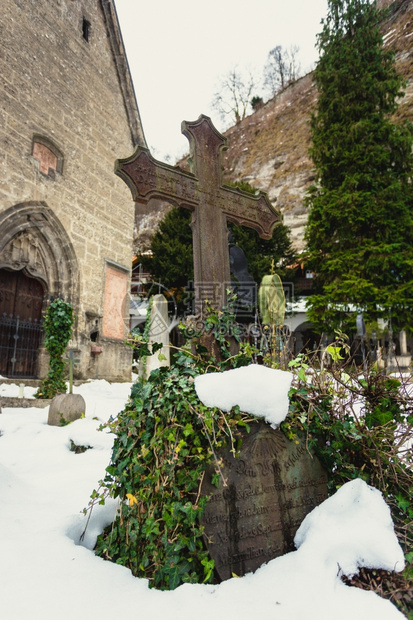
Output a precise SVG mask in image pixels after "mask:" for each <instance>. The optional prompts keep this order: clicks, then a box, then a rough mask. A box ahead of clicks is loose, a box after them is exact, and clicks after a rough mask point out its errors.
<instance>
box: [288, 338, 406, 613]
mask: <svg viewBox="0 0 413 620" xmlns="http://www.w3.org/2000/svg"><path fill="white" fill-rule="evenodd" d="M341 347H344V349H345V348H346V347H345V345H343V342H342V341H341V342H338V343H337V344H336V345H333V346H330V347H329V349H330V353H331V354H332V358H333V363H332V365H331V367H330V368H329V369H328V370H320V369H319V368H318V369H317V366H318V359H317V360H316V359H309V358H308V357H306V356H304V355H300V356H299V357H298V358H296V359H295V360H293V361H292V362H290V367H291V370H293V371H294V374H295V379H294V381H293V385H292V388H291V391H290V410H289V415H288V417H287V418H286V420H285V421H284V422H283V424H282V429H283V431H284V432H285V433H286V435H287V436H288V437H289V438H290V439H292V438H294V437H295V436H296V435H299V436H301V437H304V438H305V441H306V442H307V445H308V447H309V448H310V449H311V450H312V451H314V453H315V454H316V455H317V456H318V458H319V459H320V461H321V462H322V464H323V465H324V467H325V468H326V470H327V473H328V476H329V493H330V494H333V493H334V492H335V491H336V490H337V489H338V488H339V487H340V486H342V485H343V484H345V483H346V482H348V481H349V480H353V479H354V478H362V479H363V480H365V481H366V482H367V483H368V484H370V485H371V486H373V487H375V488H377V489H379V490H380V491H381V492H382V494H383V496H384V498H385V500H386V503H387V504H388V505H389V507H390V509H391V513H392V518H393V522H394V526H395V531H396V534H397V536H398V539H399V542H400V544H401V546H402V547H403V549H404V552H405V555H406V560H407V563H408V566H407V568H406V570H405V572H404V573H403V575H397V574H396V573H388V574H387V575H386V576H385V577H382V578H381V580H380V587H378V586H377V574H378V573H381V574H384V573H385V572H386V571H371V572H370V573H369V571H367V569H365V570H364V571H363V572H362V573H361V575H362V578H361V579H359V580H358V582H357V578H355V579H354V580H353V581H354V583H356V584H357V585H361V587H366V585H367V586H368V587H370V588H371V589H374V590H376V591H377V592H378V593H380V594H382V595H384V596H386V597H388V598H390V599H391V600H392V601H393V602H394V603H396V604H397V605H398V606H399V607H400V609H401V610H402V611H403V612H404V613H408V612H409V610H410V612H412V611H413V610H412V603H413V587H412V586H411V583H412V582H411V577H412V571H413V564H412V560H413V554H412V553H411V550H412V548H413V455H412V441H413V408H412V400H411V397H410V396H409V389H408V388H409V380H408V379H405V378H403V377H402V376H400V377H397V378H396V377H394V376H386V375H384V374H381V373H380V372H377V370H375V369H374V368H370V369H369V370H368V371H367V372H366V373H363V374H360V371H359V369H357V368H349V367H348V366H343V360H344V359H345V355H343V356H342V355H341V354H340V349H341ZM341 350H342V349H341ZM344 352H345V350H344ZM315 362H317V363H315ZM370 579H371V581H369V580H370ZM366 580H367V582H366ZM374 584H376V585H374ZM410 617H411V616H410Z"/></svg>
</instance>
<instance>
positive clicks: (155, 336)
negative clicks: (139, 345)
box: [145, 293, 170, 377]
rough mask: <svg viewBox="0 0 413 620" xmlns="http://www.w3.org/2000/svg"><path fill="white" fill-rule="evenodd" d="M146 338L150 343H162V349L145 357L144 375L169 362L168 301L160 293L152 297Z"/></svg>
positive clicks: (167, 364)
mask: <svg viewBox="0 0 413 620" xmlns="http://www.w3.org/2000/svg"><path fill="white" fill-rule="evenodd" d="M148 340H149V344H151V345H152V344H154V343H159V344H162V349H160V350H159V351H157V352H156V353H154V354H153V355H149V356H148V357H147V358H146V367H145V376H146V377H148V376H149V375H150V374H151V372H152V370H155V369H156V368H161V367H162V366H169V364H170V349H169V317H168V302H167V300H166V297H165V295H162V294H161V293H159V294H158V295H154V296H153V298H152V307H151V316H150V326H149V333H148ZM160 357H161V359H159V358H160Z"/></svg>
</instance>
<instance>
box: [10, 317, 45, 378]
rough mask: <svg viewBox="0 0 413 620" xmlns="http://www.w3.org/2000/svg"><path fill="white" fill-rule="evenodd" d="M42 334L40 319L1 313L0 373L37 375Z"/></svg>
mask: <svg viewBox="0 0 413 620" xmlns="http://www.w3.org/2000/svg"><path fill="white" fill-rule="evenodd" d="M42 334H43V330H42V324H41V322H40V321H32V320H31V319H21V318H20V317H19V316H15V315H13V314H6V313H4V314H2V315H0V375H3V376H6V377H35V376H36V374H37V373H36V371H37V358H38V352H39V347H40V344H41V341H42Z"/></svg>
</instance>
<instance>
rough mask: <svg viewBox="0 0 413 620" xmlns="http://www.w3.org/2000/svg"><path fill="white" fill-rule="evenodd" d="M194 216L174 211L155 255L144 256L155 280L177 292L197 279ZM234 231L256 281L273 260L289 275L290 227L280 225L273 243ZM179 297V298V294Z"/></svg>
mask: <svg viewBox="0 0 413 620" xmlns="http://www.w3.org/2000/svg"><path fill="white" fill-rule="evenodd" d="M230 185H231V186H232V187H239V188H240V189H241V190H244V191H247V192H249V193H251V194H255V193H256V190H255V189H254V188H253V187H251V185H249V183H245V182H239V183H235V184H230ZM191 216H192V214H191V212H190V211H189V210H188V209H183V208H174V209H171V211H169V212H168V213H167V215H166V216H165V218H164V219H163V220H162V222H161V223H160V225H159V229H158V231H157V232H156V233H155V235H154V237H153V240H152V244H151V252H152V256H142V257H140V262H141V263H142V265H143V267H144V269H145V270H147V271H149V272H150V274H151V275H152V278H153V280H155V281H157V282H161V283H162V284H163V285H164V286H165V287H167V288H169V289H172V290H173V291H174V293H176V291H177V289H181V288H183V287H186V286H187V284H188V282H189V281H192V280H193V253H192V230H191V227H190V221H191ZM231 232H232V235H233V238H234V241H235V243H236V244H238V245H239V246H240V247H241V248H242V249H243V250H244V252H245V255H246V257H247V260H248V269H249V272H250V274H251V275H252V277H253V278H254V280H255V281H256V282H260V281H261V278H262V276H263V275H265V274H266V273H269V272H270V268H271V262H272V261H273V260H274V262H275V263H276V264H278V263H282V265H281V266H280V268H278V269H277V271H279V273H280V275H281V276H282V275H284V274H285V269H284V267H285V265H286V264H287V263H289V262H291V261H292V259H293V255H292V250H291V240H290V237H289V229H288V227H287V226H284V225H283V224H278V225H276V226H275V228H274V232H273V236H272V238H271V239H269V240H266V239H261V238H260V237H259V235H258V233H257V232H256V231H255V230H252V229H250V228H244V227H242V226H233V225H231ZM176 297H178V299H179V293H178V294H176Z"/></svg>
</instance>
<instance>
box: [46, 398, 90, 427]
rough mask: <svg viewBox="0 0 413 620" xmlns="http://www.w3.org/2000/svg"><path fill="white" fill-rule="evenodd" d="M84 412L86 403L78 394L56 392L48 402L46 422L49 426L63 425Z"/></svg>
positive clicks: (79, 416)
mask: <svg viewBox="0 0 413 620" xmlns="http://www.w3.org/2000/svg"><path fill="white" fill-rule="evenodd" d="M85 412H86V403H85V399H84V398H83V396H81V395H80V394H58V395H57V396H55V397H54V398H53V400H52V402H51V403H50V407H49V415H48V418H47V423H48V424H49V425H50V426H64V425H65V424H67V423H68V422H74V421H75V420H78V419H79V418H81V417H82V415H84V414H85Z"/></svg>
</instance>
